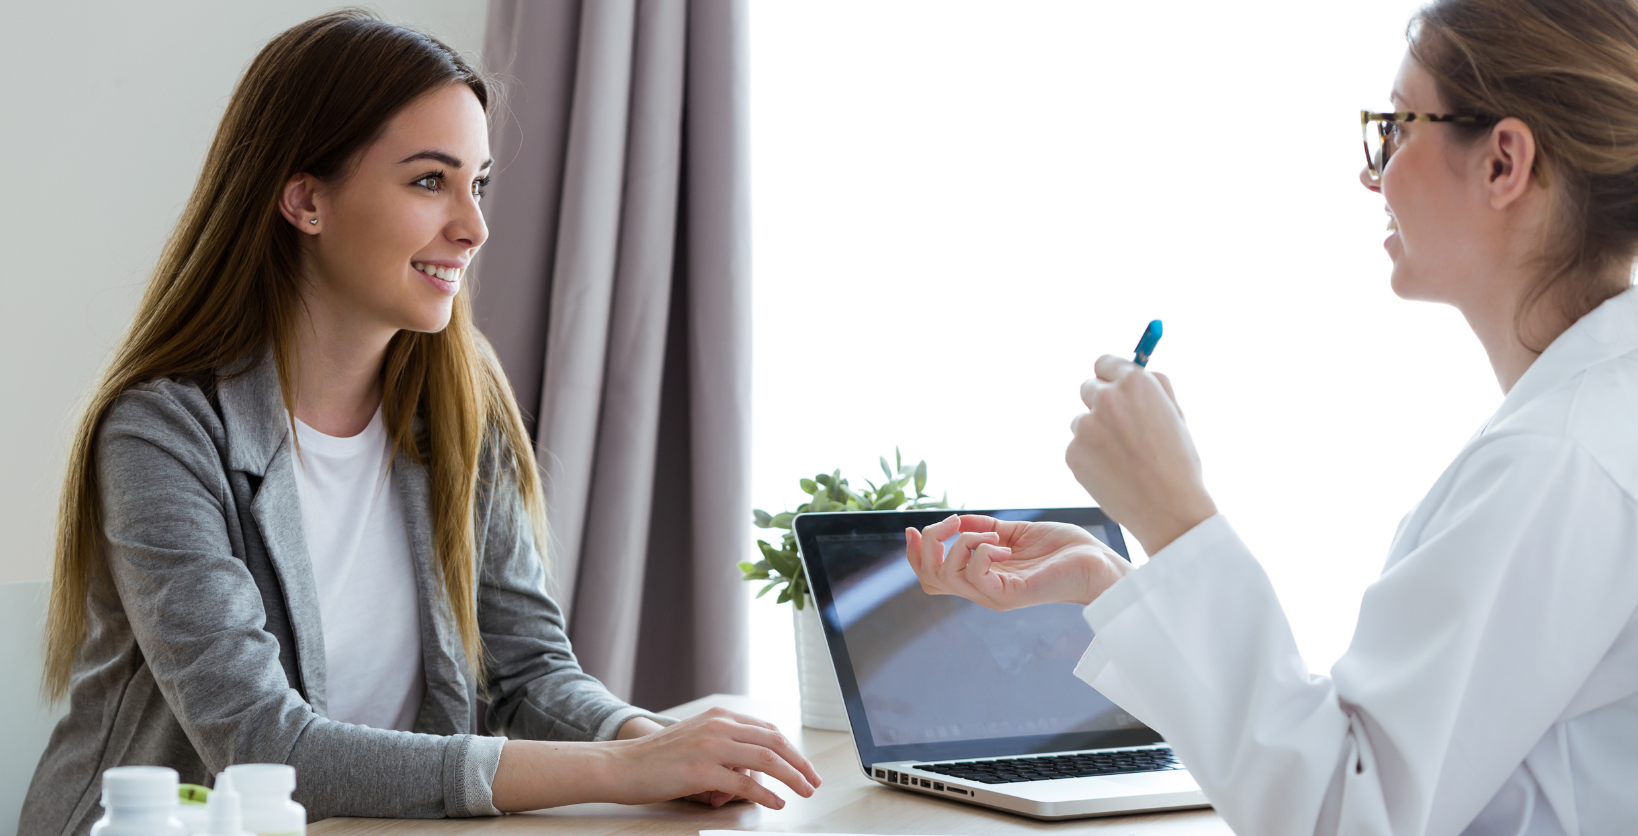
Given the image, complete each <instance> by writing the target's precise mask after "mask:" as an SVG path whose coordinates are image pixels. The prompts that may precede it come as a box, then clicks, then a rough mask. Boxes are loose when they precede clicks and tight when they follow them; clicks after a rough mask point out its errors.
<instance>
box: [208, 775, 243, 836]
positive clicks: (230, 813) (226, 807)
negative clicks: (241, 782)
mask: <svg viewBox="0 0 1638 836" xmlns="http://www.w3.org/2000/svg"><path fill="white" fill-rule="evenodd" d="M205 813H206V815H207V817H208V823H209V828H208V829H207V830H206V831H205V832H206V833H207V834H209V836H240V834H242V833H244V815H243V813H242V812H241V811H240V809H239V794H238V793H237V792H234V791H233V776H232V775H229V774H227V773H226V772H223V773H222V774H220V775H217V776H216V786H215V787H213V788H212V789H211V791H210V795H209V796H207V797H206V798H205Z"/></svg>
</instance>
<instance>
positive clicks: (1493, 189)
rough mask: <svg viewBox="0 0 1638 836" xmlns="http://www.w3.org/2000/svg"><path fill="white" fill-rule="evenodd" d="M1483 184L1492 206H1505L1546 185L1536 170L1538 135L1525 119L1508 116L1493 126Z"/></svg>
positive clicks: (1488, 143) (1487, 150)
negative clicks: (1536, 187) (1525, 122)
mask: <svg viewBox="0 0 1638 836" xmlns="http://www.w3.org/2000/svg"><path fill="white" fill-rule="evenodd" d="M1483 165H1484V183H1485V189H1486V190H1487V191H1488V192H1489V193H1490V206H1491V208H1493V209H1505V208H1507V207H1508V206H1511V205H1513V204H1514V203H1515V202H1516V201H1518V200H1519V199H1520V198H1522V197H1523V196H1524V195H1525V194H1526V193H1528V192H1529V190H1530V189H1531V187H1533V186H1542V185H1545V183H1544V182H1543V178H1541V177H1540V176H1538V175H1537V172H1536V170H1535V169H1536V135H1535V134H1534V133H1532V132H1531V131H1530V126H1529V125H1526V124H1524V122H1523V120H1520V119H1516V118H1514V117H1511V116H1509V117H1507V118H1506V119H1503V120H1501V121H1500V122H1497V123H1496V126H1495V127H1494V128H1491V129H1490V138H1489V141H1488V142H1486V143H1485V150H1484V159H1483Z"/></svg>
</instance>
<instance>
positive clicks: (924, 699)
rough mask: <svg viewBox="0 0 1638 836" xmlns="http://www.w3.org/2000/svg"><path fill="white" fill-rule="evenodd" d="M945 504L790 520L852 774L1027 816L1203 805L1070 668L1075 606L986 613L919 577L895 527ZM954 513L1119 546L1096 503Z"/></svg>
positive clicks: (1168, 759)
mask: <svg viewBox="0 0 1638 836" xmlns="http://www.w3.org/2000/svg"><path fill="white" fill-rule="evenodd" d="M950 513H951V512H950V511H937V510H935V511H903V512H900V511H883V512H856V513H826V514H800V515H798V516H797V517H796V519H795V522H794V529H795V533H796V540H797V544H798V548H799V550H800V553H801V556H802V564H803V567H804V570H805V572H806V574H807V577H808V581H809V585H810V588H811V589H812V591H813V599H814V602H815V603H816V604H817V605H818V609H819V618H820V621H821V623H823V625H824V631H825V639H826V643H827V644H828V646H829V648H830V658H831V663H832V665H833V666H834V667H835V669H836V679H837V680H838V682H839V683H840V684H841V687H842V700H843V703H844V704H845V706H846V708H847V715H848V723H849V726H850V727H851V730H852V734H853V742H854V745H855V746H856V747H857V749H858V754H859V762H860V766H862V767H863V768H864V771H865V774H866V775H867V776H869V778H870V779H871V780H872V781H875V782H876V783H879V784H885V785H887V786H890V787H893V788H895V789H899V790H904V791H907V792H916V793H921V794H923V795H932V796H937V797H939V798H944V799H948V800H951V801H960V802H965V803H967V804H978V805H981V806H984V807H991V808H994V809H997V810H1007V811H1009V812H1013V813H1020V814H1022V815H1025V816H1030V817H1033V818H1038V819H1067V818H1080V817H1086V816H1105V815H1113V814H1118V813H1138V812H1153V811H1159V810H1177V809H1183V808H1188V807H1205V806H1208V803H1207V801H1206V797H1205V795H1204V794H1203V793H1201V791H1200V787H1199V786H1198V785H1197V784H1196V783H1195V782H1194V779H1193V778H1191V777H1190V776H1189V772H1188V770H1187V769H1185V768H1184V767H1183V766H1182V764H1180V763H1179V762H1178V761H1177V759H1176V758H1175V757H1174V756H1173V755H1172V751H1171V749H1170V748H1169V747H1168V746H1167V745H1166V743H1165V741H1164V740H1162V739H1161V737H1160V735H1159V734H1157V733H1156V732H1155V731H1154V730H1152V729H1150V728H1148V727H1147V726H1145V725H1143V724H1142V723H1140V722H1138V721H1137V720H1136V719H1135V718H1133V717H1132V716H1131V715H1130V714H1127V713H1126V712H1125V711H1123V710H1121V708H1120V707H1119V706H1117V705H1115V704H1114V703H1113V702H1110V701H1109V700H1108V699H1107V698H1105V697H1104V696H1103V695H1102V694H1100V693H1098V692H1097V691H1096V690H1094V689H1093V688H1092V687H1091V686H1089V685H1087V684H1086V683H1085V682H1082V681H1081V680H1080V679H1077V678H1076V677H1075V675H1074V669H1075V665H1076V664H1077V663H1078V662H1079V661H1080V658H1081V655H1082V654H1083V653H1084V652H1085V651H1086V647H1087V645H1088V644H1090V643H1091V641H1092V629H1091V628H1090V627H1089V626H1087V623H1086V621H1085V620H1084V619H1083V618H1082V617H1081V608H1080V607H1079V606H1077V605H1075V604H1048V605H1043V606H1037V607H1026V608H1023V609H1018V610H1013V611H1011V612H993V611H991V610H988V609H985V608H984V607H982V606H979V605H978V604H975V603H973V602H971V601H967V600H965V599H962V598H958V597H955V596H950V595H928V594H926V593H925V592H923V591H922V590H921V584H920V583H919V582H918V581H917V580H916V575H915V572H914V571H912V570H911V568H910V565H909V563H908V561H906V559H905V540H904V529H905V528H906V527H909V526H914V527H916V528H922V527H924V526H927V525H929V524H931V523H934V522H937V521H938V520H940V519H943V518H945V517H947V516H949V515H950ZM961 513H971V514H985V515H988V516H992V517H997V518H1000V519H1004V520H1043V521H1055V522H1064V523H1070V524H1072V525H1078V526H1080V527H1082V528H1084V529H1086V530H1087V531H1089V532H1091V534H1092V536H1094V537H1096V538H1098V539H1099V540H1101V541H1103V542H1104V543H1105V544H1107V545H1108V546H1109V547H1110V548H1111V549H1114V550H1115V551H1116V552H1117V553H1119V554H1120V556H1121V557H1126V558H1127V559H1130V558H1129V557H1128V555H1127V553H1126V542H1125V540H1124V539H1123V538H1122V537H1121V533H1120V526H1118V525H1116V524H1115V523H1113V522H1111V521H1110V520H1109V518H1108V517H1106V516H1104V514H1103V512H1102V511H1101V510H1099V509H1097V508H1048V509H1033V510H1016V509H1014V510H998V511H963V512H961Z"/></svg>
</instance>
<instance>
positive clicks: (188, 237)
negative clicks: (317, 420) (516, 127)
mask: <svg viewBox="0 0 1638 836" xmlns="http://www.w3.org/2000/svg"><path fill="white" fill-rule="evenodd" d="M450 84H464V85H466V86H467V87H468V88H470V89H471V90H472V92H473V93H474V94H475V95H476V96H477V97H478V101H479V102H480V103H481V104H482V105H483V107H484V110H485V112H488V110H489V104H490V88H491V85H490V83H489V82H488V81H486V80H485V78H484V77H483V76H482V75H481V74H479V73H478V72H477V71H475V70H474V69H473V68H472V67H471V66H469V65H468V64H467V62H466V61H464V60H462V58H461V56H460V55H459V54H457V53H456V52H455V51H454V50H452V49H450V48H449V47H448V46H446V45H445V44H443V43H441V42H440V41H438V40H437V39H435V38H432V37H430V36H428V35H426V34H423V33H421V32H417V31H414V30H412V29H407V28H404V27H401V26H395V25H392V24H389V23H386V22H384V21H381V20H379V19H377V18H375V17H374V16H372V15H370V14H369V13H367V12H363V11H359V10H344V11H339V12H335V13H332V14H327V15H324V16H322V17H317V18H314V19H312V20H309V21H307V22H306V23H302V24H300V25H298V26H295V27H293V28H291V29H289V30H287V31H285V32H284V33H282V34H280V35H279V36H278V37H275V38H274V39H273V40H272V41H270V42H269V43H268V44H267V46H266V47H264V48H263V49H262V51H261V52H260V53H259V54H258V55H257V56H256V59H255V60H254V61H252V62H251V64H250V67H249V69H247V70H246V71H245V74H244V77H243V78H241V79H240V80H239V84H238V86H237V87H236V88H235V89H234V92H233V97H232V99H231V101H229V103H228V106H227V111H226V113H224V114H223V116H222V123H221V125H220V126H219V127H218V128H217V131H216V137H215V139H214V141H212V143H211V147H210V152H209V153H208V154H207V155H206V157H205V165H204V170H203V171H202V172H201V173H200V176H199V182H198V184H197V185H196V186H195V187H194V190H193V195H192V197H191V198H189V200H188V204H187V208H186V209H184V210H183V213H182V217H181V219H180V221H178V223H177V226H176V230H175V231H174V232H173V233H172V235H171V239H170V241H169V243H168V244H167V245H166V247H165V250H164V252H163V254H162V255H161V256H160V258H159V263H158V265H157V266H156V267H155V269H154V274H153V278H152V280H151V281H150V282H149V284H148V289H147V292H146V293H144V294H143V297H142V302H141V304H140V305H139V306H138V308H137V312H136V317H135V319H134V321H133V322H132V323H131V327H130V330H129V331H128V332H127V333H126V334H125V336H124V338H123V339H122V340H121V342H120V344H119V346H118V348H116V349H115V351H114V354H113V357H112V359H111V361H110V362H109V365H108V367H107V369H106V370H105V371H104V372H103V376H102V379H101V381H100V382H99V383H98V385H97V387H96V389H95V390H94V392H93V393H92V395H91V398H90V400H89V402H88V404H87V405H86V409H85V412H84V414H83V416H82V417H81V419H80V424H79V429H78V432H77V433H76V435H75V437H74V444H73V448H72V450H71V451H70V453H69V463H68V473H67V476H66V478H65V479H64V484H63V493H62V501H61V504H60V507H59V511H58V521H57V548H56V565H55V568H54V571H53V583H52V590H51V608H50V615H49V617H48V622H47V630H46V669H45V680H44V687H45V690H46V693H47V694H48V695H49V696H50V697H51V698H53V699H61V698H62V697H63V696H64V695H66V694H67V692H68V687H69V684H70V683H69V679H70V676H71V674H72V672H73V665H74V658H75V656H76V654H77V653H78V651H79V648H80V645H81V644H82V642H83V641H84V639H85V635H86V630H87V626H88V615H89V613H88V607H89V604H88V596H89V594H90V591H91V589H92V587H93V585H94V584H96V583H98V582H99V580H102V579H105V578H106V577H107V572H108V567H107V563H106V556H105V555H104V553H103V539H102V530H101V524H100V521H99V513H98V507H97V505H98V500H97V494H98V488H97V479H96V472H97V468H96V462H95V461H94V452H93V451H94V444H95V441H96V436H97V430H98V427H99V426H100V424H101V422H102V419H103V417H104V415H105V414H106V413H107V411H108V408H109V407H110V406H111V405H112V404H113V402H114V400H115V399H116V398H117V397H119V395H120V393H122V392H124V391H125V390H126V389H128V388H130V387H131V386H133V385H136V384H139V383H143V382H145V381H149V380H154V379H157V378H162V377H178V378H183V377H189V378H205V377H208V376H211V375H214V374H216V373H217V372H218V371H219V370H222V369H230V368H234V367H243V366H245V365H247V364H248V363H249V362H250V361H253V360H254V359H255V358H257V357H259V356H262V353H263V352H266V351H269V350H271V351H272V353H273V357H274V361H275V362H276V363H277V366H278V371H279V379H280V385H281V388H282V390H283V396H284V403H285V408H286V409H287V410H288V411H290V412H291V414H294V408H295V393H294V391H293V388H292V387H293V381H294V380H295V375H294V374H293V373H292V372H293V364H294V357H293V350H294V345H295V342H294V339H293V337H294V329H295V327H296V322H297V317H298V307H297V306H298V305H300V304H301V301H300V285H299V282H300V278H299V277H300V276H301V259H300V253H301V249H300V245H299V243H298V240H297V234H298V233H297V232H296V231H295V230H294V229H292V228H291V226H290V224H289V223H288V222H287V221H286V220H285V219H284V218H283V216H282V215H280V213H279V211H278V208H277V201H278V196H279V193H280V190H281V188H282V187H283V185H284V184H285V182H286V181H287V180H289V178H290V177H292V176H294V175H296V174H299V173H307V174H311V175H314V176H315V177H318V178H320V179H331V178H337V177H345V176H346V174H347V173H348V172H349V167H350V166H351V165H352V163H353V162H354V161H356V159H357V158H358V156H359V155H360V154H361V152H362V151H363V150H364V149H365V148H366V147H368V146H369V145H370V144H371V143H372V142H373V141H374V140H375V138H376V137H377V136H379V135H380V132H381V131H382V129H383V128H384V127H385V125H386V124H387V122H388V121H389V120H390V119H391V118H392V117H393V116H394V115H396V114H397V113H398V112H399V111H400V110H402V109H403V108H404V107H405V106H406V105H408V104H409V103H410V102H411V101H413V100H415V99H416V98H418V97H419V96H421V95H423V94H425V93H428V92H430V91H433V90H437V89H441V88H443V87H444V86H445V85H450ZM469 296H470V294H468V293H462V294H460V295H458V296H456V298H455V304H454V311H453V315H452V316H451V318H450V322H449V325H448V327H446V328H444V330H442V331H440V332H438V333H433V334H426V333H412V332H400V333H399V334H398V335H397V336H395V337H394V338H393V339H392V341H391V342H390V344H389V346H388V348H387V357H386V362H385V364H384V366H383V368H382V389H383V393H384V397H383V400H384V403H383V413H384V418H385V420H386V422H387V427H388V432H389V434H390V435H391V437H392V443H393V446H394V448H395V449H396V450H398V451H400V452H404V453H406V454H408V455H410V456H412V457H414V458H415V459H416V460H418V461H420V462H421V463H423V464H424V465H425V466H426V467H427V469H428V473H429V476H430V478H431V484H432V517H433V532H434V536H435V541H436V543H435V550H436V554H437V560H438V565H439V570H440V576H441V579H442V585H443V593H444V596H445V597H446V599H447V600H448V603H449V605H450V609H451V610H453V612H454V614H455V620H456V624H457V625H458V627H459V630H460V634H461V642H462V644H463V645H464V646H465V649H466V653H467V658H468V660H469V661H470V663H471V664H472V667H473V668H474V671H475V673H476V675H477V676H478V678H479V679H480V681H481V679H482V678H483V675H484V662H483V656H482V646H481V642H480V640H479V636H478V620H477V602H476V594H475V580H474V566H473V560H474V553H475V551H474V536H475V535H474V532H473V524H474V521H473V497H474V494H475V492H476V490H477V478H478V462H479V456H480V453H481V450H480V448H481V447H482V446H483V445H484V444H486V443H488V442H487V441H486V438H489V439H493V438H494V437H495V436H496V435H497V434H498V437H499V439H500V441H501V442H503V443H502V444H501V448H502V449H501V452H502V464H503V465H505V466H508V467H510V469H511V470H513V471H515V474H516V479H517V484H518V489H519V491H520V493H521V494H522V496H523V500H524V503H525V506H526V508H527V509H528V512H529V518H530V522H531V523H532V524H533V526H534V529H535V533H536V535H537V536H536V542H537V543H538V544H539V548H541V549H544V548H545V542H546V541H545V540H544V538H543V537H541V536H540V535H541V534H542V533H543V532H544V520H545V506H544V504H543V503H542V499H541V496H542V494H541V489H540V481H539V476H538V473H537V471H536V469H535V463H534V462H535V459H534V454H533V452H532V448H531V446H530V443H529V438H528V434H527V432H526V431H525V430H524V427H523V420H522V417H521V416H520V415H519V412H518V407H517V402H516V400H515V399H514V398H513V395H512V390H511V388H510V387H509V386H508V385H507V382H506V377H505V375H504V374H503V373H502V371H501V369H500V366H499V363H498V362H497V361H496V359H495V355H494V352H493V351H492V350H490V348H489V345H488V343H487V342H486V341H485V340H484V339H483V337H482V335H480V334H479V333H478V331H477V329H476V328H475V327H474V326H473V324H472V304H471V299H470V298H469ZM417 417H419V418H420V419H422V421H423V429H424V432H422V433H420V434H419V435H417V433H416V432H415V430H414V424H415V420H416V418H417ZM507 459H509V460H510V461H506V460H507Z"/></svg>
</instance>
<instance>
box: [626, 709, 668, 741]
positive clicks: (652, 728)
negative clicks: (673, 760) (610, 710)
mask: <svg viewBox="0 0 1638 836" xmlns="http://www.w3.org/2000/svg"><path fill="white" fill-rule="evenodd" d="M663 728H665V726H662V725H660V724H659V723H656V722H654V721H653V720H651V719H649V718H647V717H644V716H642V715H638V716H636V717H633V718H631V719H630V720H627V721H625V722H624V723H622V724H621V725H620V731H618V732H616V733H615V735H614V739H615V740H631V739H633V738H638V737H643V736H646V735H650V734H653V733H655V732H657V731H659V730H661V729H663Z"/></svg>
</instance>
